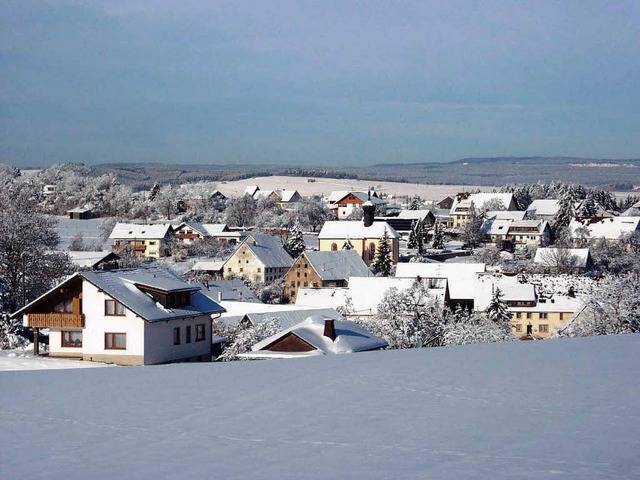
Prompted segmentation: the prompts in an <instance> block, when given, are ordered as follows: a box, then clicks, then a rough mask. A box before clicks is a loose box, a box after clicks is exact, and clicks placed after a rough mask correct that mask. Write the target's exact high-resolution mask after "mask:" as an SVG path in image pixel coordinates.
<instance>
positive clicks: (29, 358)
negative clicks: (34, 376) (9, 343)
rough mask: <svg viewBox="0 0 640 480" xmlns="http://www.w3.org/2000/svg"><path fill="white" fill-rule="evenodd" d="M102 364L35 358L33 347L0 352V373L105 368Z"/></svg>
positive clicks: (64, 359) (65, 359)
mask: <svg viewBox="0 0 640 480" xmlns="http://www.w3.org/2000/svg"><path fill="white" fill-rule="evenodd" d="M106 366H109V365H106V364H104V363H97V362H83V361H81V360H72V359H68V358H49V357H35V356H34V355H33V346H32V347H30V348H29V349H28V350H0V371H10V370H59V369H61V368H96V367H106Z"/></svg>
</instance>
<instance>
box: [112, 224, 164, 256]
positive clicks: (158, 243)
mask: <svg viewBox="0 0 640 480" xmlns="http://www.w3.org/2000/svg"><path fill="white" fill-rule="evenodd" d="M172 235H173V227H172V226H171V225H170V224H168V223H158V224H153V225H141V224H138V223H120V222H118V223H116V225H115V227H113V230H112V232H111V235H109V239H110V240H111V241H112V242H113V244H112V247H111V248H112V249H113V251H114V252H120V251H122V250H124V249H126V248H131V249H132V251H133V253H134V254H135V255H136V256H137V257H145V258H159V257H164V256H165V255H166V254H167V248H166V244H167V241H168V240H169V238H170V237H171V236H172Z"/></svg>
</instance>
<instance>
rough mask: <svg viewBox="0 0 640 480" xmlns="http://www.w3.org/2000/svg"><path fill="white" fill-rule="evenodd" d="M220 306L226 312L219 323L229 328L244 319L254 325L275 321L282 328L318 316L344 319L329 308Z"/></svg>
mask: <svg viewBox="0 0 640 480" xmlns="http://www.w3.org/2000/svg"><path fill="white" fill-rule="evenodd" d="M220 305H222V306H223V307H224V308H225V310H226V312H225V313H224V314H223V315H222V316H221V317H220V319H219V321H220V322H221V323H223V324H225V325H228V326H235V325H237V324H239V323H240V322H241V321H242V320H243V319H244V318H247V319H248V320H249V321H250V322H251V323H252V324H254V325H258V324H260V323H264V322H268V321H270V320H274V319H275V320H277V321H278V323H279V324H280V326H281V327H282V328H289V327H291V326H293V325H295V324H296V323H299V322H301V321H303V320H304V319H305V318H307V317H309V316H311V315H317V314H322V315H324V316H325V317H329V318H334V319H336V320H342V319H343V317H342V315H340V314H339V313H338V312H337V311H336V310H335V309H333V308H330V307H328V306H322V307H309V306H299V305H275V304H268V303H257V302H251V303H249V302H246V301H222V302H220Z"/></svg>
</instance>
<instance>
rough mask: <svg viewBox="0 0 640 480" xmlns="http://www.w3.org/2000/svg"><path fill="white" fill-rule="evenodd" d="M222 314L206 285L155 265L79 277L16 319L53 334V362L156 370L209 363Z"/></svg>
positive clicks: (39, 301) (50, 337) (61, 284)
mask: <svg viewBox="0 0 640 480" xmlns="http://www.w3.org/2000/svg"><path fill="white" fill-rule="evenodd" d="M222 312H224V309H223V308H222V307H221V306H220V305H219V304H218V303H216V302H215V301H214V300H213V299H211V298H210V297H208V296H207V295H205V294H204V293H203V292H202V290H201V287H200V286H198V285H192V284H188V283H186V282H184V281H183V280H181V279H180V277H178V276H177V275H176V274H174V273H172V272H170V271H169V270H167V269H164V268H160V267H150V268H135V269H123V270H105V271H89V272H79V273H76V274H74V275H72V276H71V277H69V278H68V279H67V280H65V281H64V282H62V283H60V284H59V285H57V286H56V287H54V288H53V289H51V290H50V291H48V292H47V293H45V294H44V295H42V296H41V297H39V298H37V299H36V300H34V301H33V302H31V303H29V304H28V305H27V306H25V307H24V308H22V309H20V310H19V311H17V312H16V313H14V314H13V315H12V316H13V317H18V316H22V318H23V323H24V326H26V327H31V328H34V329H36V330H38V329H40V328H48V329H49V355H50V356H52V357H53V356H55V357H76V358H82V359H83V360H89V361H100V362H109V363H116V364H119V365H151V364H158V363H168V362H178V361H210V360H211V327H212V325H211V323H212V317H214V316H217V315H219V314H221V313H222ZM36 353H37V352H36Z"/></svg>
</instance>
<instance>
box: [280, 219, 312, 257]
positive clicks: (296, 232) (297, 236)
mask: <svg viewBox="0 0 640 480" xmlns="http://www.w3.org/2000/svg"><path fill="white" fill-rule="evenodd" d="M284 248H285V250H286V251H287V252H289V255H291V256H292V257H293V258H298V257H299V256H300V255H302V253H303V252H304V251H305V250H306V248H307V246H306V245H305V243H304V238H303V237H302V230H300V225H299V224H298V222H296V223H295V224H294V225H293V227H291V233H290V235H289V238H288V239H287V243H286V244H285V246H284Z"/></svg>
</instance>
